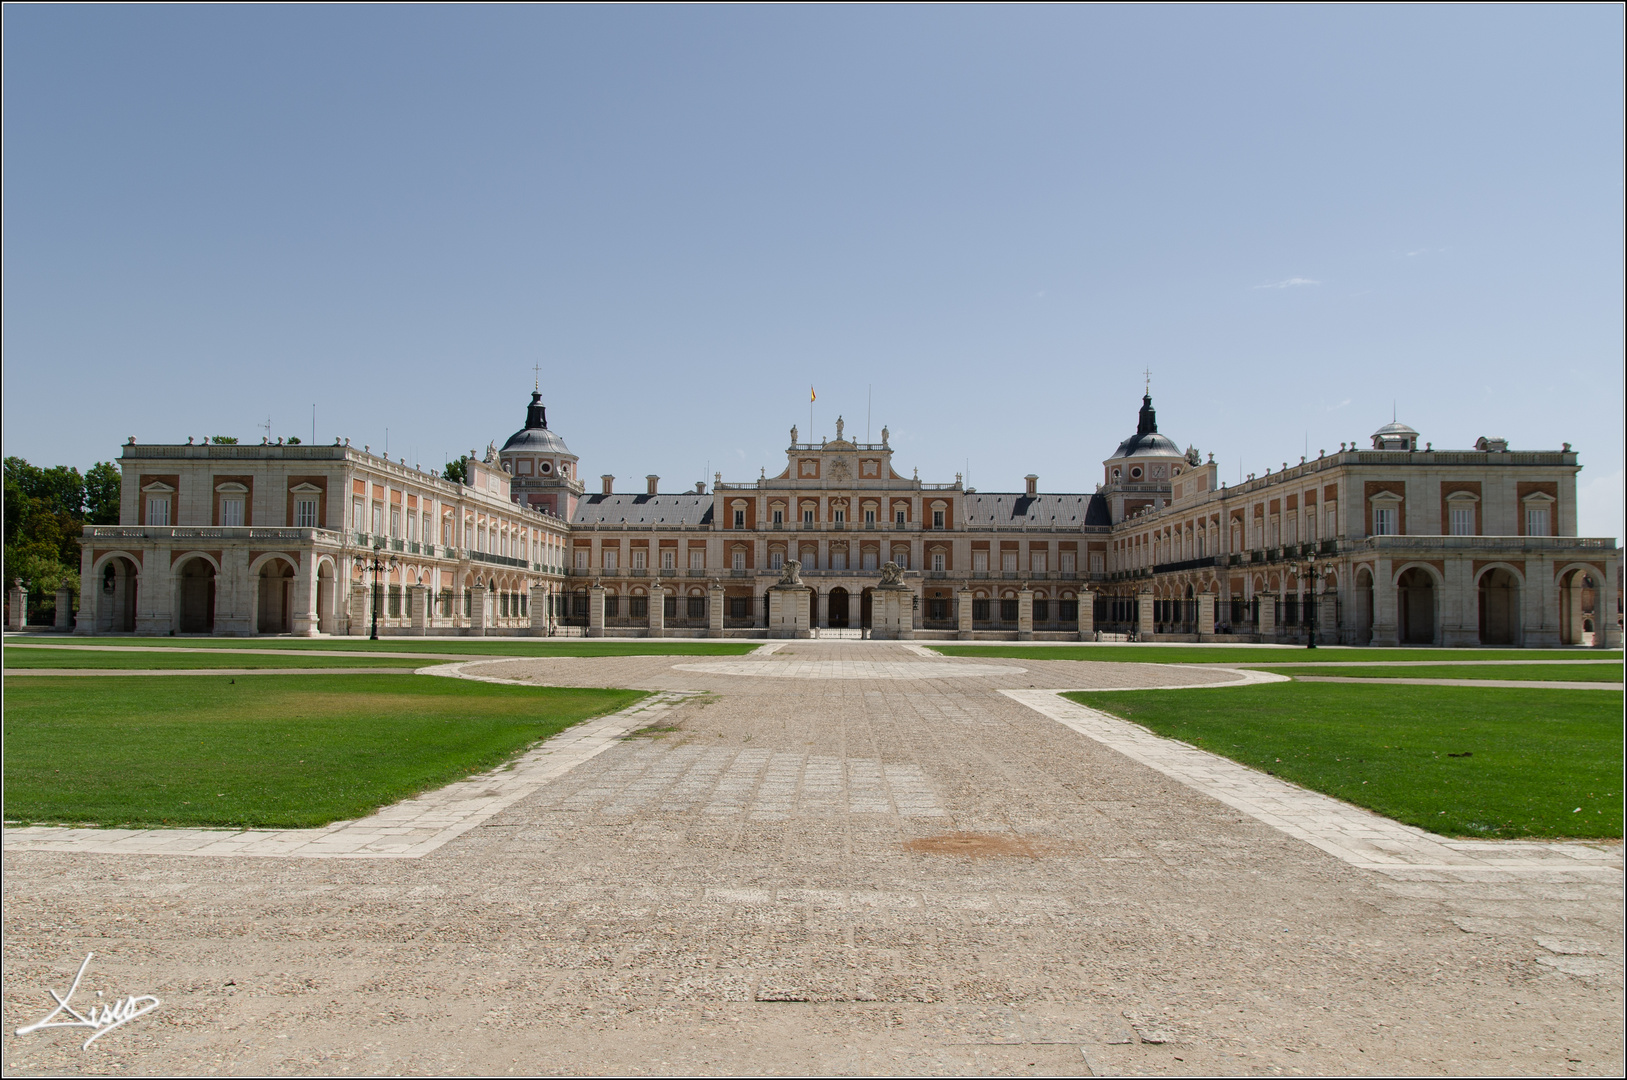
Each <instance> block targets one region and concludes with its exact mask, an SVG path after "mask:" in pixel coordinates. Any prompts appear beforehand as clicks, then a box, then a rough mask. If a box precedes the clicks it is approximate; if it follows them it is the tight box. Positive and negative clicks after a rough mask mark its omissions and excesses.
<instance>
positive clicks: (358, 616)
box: [349, 581, 373, 637]
mask: <svg viewBox="0 0 1627 1080" xmlns="http://www.w3.org/2000/svg"><path fill="white" fill-rule="evenodd" d="M372 592H373V590H371V589H369V588H368V587H367V586H366V585H364V584H362V583H361V582H359V581H354V582H351V585H350V626H349V630H350V633H351V636H353V637H355V636H360V637H366V636H367V628H368V625H369V623H368V610H367V608H368V604H370V603H371V602H372Z"/></svg>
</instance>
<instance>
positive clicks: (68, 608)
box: [56, 585, 73, 633]
mask: <svg viewBox="0 0 1627 1080" xmlns="http://www.w3.org/2000/svg"><path fill="white" fill-rule="evenodd" d="M56 628H57V629H58V630H61V631H62V632H63V633H67V632H69V631H71V630H72V629H73V590H72V589H70V588H68V587H67V586H66V585H64V586H62V587H61V588H60V589H58V590H57V591H56Z"/></svg>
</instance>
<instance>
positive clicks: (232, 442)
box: [209, 435, 237, 446]
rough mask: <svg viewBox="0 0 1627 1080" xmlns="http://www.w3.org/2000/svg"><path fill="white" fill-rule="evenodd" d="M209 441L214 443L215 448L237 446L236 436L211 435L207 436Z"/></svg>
mask: <svg viewBox="0 0 1627 1080" xmlns="http://www.w3.org/2000/svg"><path fill="white" fill-rule="evenodd" d="M209 441H210V442H212V443H214V444H215V445H216V446H236V445H237V436H236V435H211V436H209Z"/></svg>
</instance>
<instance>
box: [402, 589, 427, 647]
mask: <svg viewBox="0 0 1627 1080" xmlns="http://www.w3.org/2000/svg"><path fill="white" fill-rule="evenodd" d="M407 598H408V599H407V602H408V603H409V604H411V605H412V632H413V635H414V636H416V637H423V636H424V635H426V634H428V633H429V603H430V601H429V590H428V589H427V588H425V587H424V586H423V585H422V584H418V585H409V586H407Z"/></svg>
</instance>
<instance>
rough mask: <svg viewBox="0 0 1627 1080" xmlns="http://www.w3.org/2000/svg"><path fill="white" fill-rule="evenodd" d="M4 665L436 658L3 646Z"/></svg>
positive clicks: (290, 664)
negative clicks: (257, 654)
mask: <svg viewBox="0 0 1627 1080" xmlns="http://www.w3.org/2000/svg"><path fill="white" fill-rule="evenodd" d="M4 656H5V666H6V668H7V669H8V670H15V669H19V668H146V669H153V668H347V667H367V668H381V667H398V668H404V669H406V670H408V671H411V670H412V669H413V668H420V667H425V666H427V665H430V664H433V663H435V662H436V659H437V658H429V657H426V658H421V659H415V660H406V659H402V658H400V657H392V656H376V657H375V656H323V655H322V654H321V653H286V652H284V653H273V654H271V655H259V656H256V655H254V654H252V653H206V652H182V653H178V652H176V651H174V650H173V649H150V650H146V651H143V652H103V651H102V650H100V649H7V650H5V654H4Z"/></svg>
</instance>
